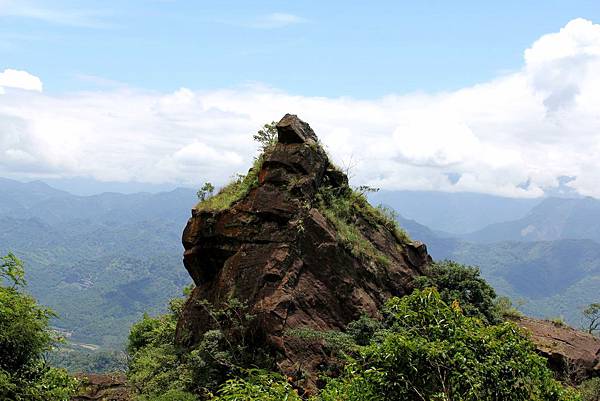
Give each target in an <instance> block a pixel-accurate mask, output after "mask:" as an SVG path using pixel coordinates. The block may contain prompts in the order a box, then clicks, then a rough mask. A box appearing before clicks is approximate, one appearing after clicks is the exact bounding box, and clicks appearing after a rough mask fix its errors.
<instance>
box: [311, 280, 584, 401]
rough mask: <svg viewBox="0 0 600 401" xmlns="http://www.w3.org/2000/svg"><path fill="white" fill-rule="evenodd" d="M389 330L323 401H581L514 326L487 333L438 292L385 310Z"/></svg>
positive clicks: (335, 382) (423, 293)
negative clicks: (550, 369)
mask: <svg viewBox="0 0 600 401" xmlns="http://www.w3.org/2000/svg"><path fill="white" fill-rule="evenodd" d="M386 314H387V323H386V325H387V328H386V329H385V330H383V331H381V332H379V333H378V335H377V336H376V338H377V340H376V341H374V342H372V343H371V344H370V345H368V346H367V347H364V348H363V350H362V351H361V352H360V355H359V356H358V357H357V358H355V359H354V360H351V362H350V363H349V364H348V366H347V367H346V370H345V374H344V375H342V376H341V377H340V378H338V379H335V380H332V381H331V382H330V383H329V384H328V385H327V386H326V388H325V389H324V390H323V392H322V394H321V396H320V399H321V400H322V401H334V400H335V401H354V400H356V401H358V400H372V401H384V400H385V401H388V400H390V401H391V400H464V401H470V400H473V401H474V400H478V401H479V400H482V401H485V400H490V401H491V400H495V401H502V400H507V401H508V400H511V401H519V400H539V401H541V400H544V401H551V400H576V399H577V397H576V396H575V395H574V393H573V392H572V391H570V390H566V389H564V388H562V387H561V385H560V384H559V383H558V382H556V381H555V380H554V379H553V377H552V373H551V372H550V371H549V370H548V368H547V367H546V362H545V360H544V359H543V358H542V357H540V356H538V355H537V354H536V353H535V352H534V349H533V346H532V344H531V343H530V341H529V340H528V339H527V338H526V337H525V336H523V335H522V333H521V332H520V331H519V329H518V328H517V327H516V326H515V325H514V324H512V323H503V324H500V325H496V326H485V325H483V324H482V323H481V321H480V320H479V319H476V318H472V317H468V316H465V315H464V314H463V313H462V311H461V309H460V307H459V305H458V304H457V303H455V304H454V305H453V306H448V305H447V304H446V303H445V302H444V301H443V300H442V297H441V296H440V294H439V293H438V292H437V291H436V290H435V289H425V290H423V291H421V290H415V291H414V293H413V294H411V295H409V296H406V297H404V298H401V299H399V298H392V299H391V300H390V301H389V302H388V303H387V305H386Z"/></svg>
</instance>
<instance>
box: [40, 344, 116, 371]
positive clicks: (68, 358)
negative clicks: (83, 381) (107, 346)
mask: <svg viewBox="0 0 600 401" xmlns="http://www.w3.org/2000/svg"><path fill="white" fill-rule="evenodd" d="M46 360H47V361H48V363H49V364H51V365H52V366H59V367H62V368H65V369H66V370H67V371H68V372H71V373H81V372H86V373H114V372H124V371H126V370H127V355H126V354H125V352H123V351H119V350H104V349H100V350H95V351H94V350H85V349H76V348H72V347H69V346H68V345H64V344H63V345H62V346H59V347H57V348H56V349H54V350H52V352H50V353H48V355H47V357H46Z"/></svg>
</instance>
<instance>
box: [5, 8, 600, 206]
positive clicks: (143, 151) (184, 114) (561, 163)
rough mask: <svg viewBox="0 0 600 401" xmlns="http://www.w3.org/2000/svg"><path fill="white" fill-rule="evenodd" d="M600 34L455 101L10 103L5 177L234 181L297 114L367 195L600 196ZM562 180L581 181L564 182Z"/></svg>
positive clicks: (538, 51)
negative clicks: (560, 191)
mask: <svg viewBox="0 0 600 401" xmlns="http://www.w3.org/2000/svg"><path fill="white" fill-rule="evenodd" d="M599 49H600V25H595V24H592V23H591V22H589V21H586V20H583V19H577V20H574V21H571V22H569V23H568V24H567V25H566V26H565V27H564V28H563V29H561V30H560V32H557V33H552V34H549V35H545V36H543V37H541V38H540V39H539V40H537V41H536V42H535V43H533V44H532V45H531V47H530V48H529V49H527V50H526V51H525V57H524V60H525V62H524V65H523V67H522V69H520V70H519V71H517V72H514V73H511V74H508V75H504V76H501V77H498V78H497V79H495V80H492V81H489V82H483V83H481V84H479V85H474V86H471V87H467V88H463V89H460V90H457V91H454V92H448V93H437V94H436V93H433V94H407V95H391V96H386V97H384V98H381V99H377V100H359V99H350V98H324V97H307V96H295V95H293V94H288V93H285V92H282V91H279V90H276V89H272V88H268V87H260V86H248V87H242V88H238V89H229V90H216V91H206V92H202V91H192V90H190V89H185V88H182V89H180V90H178V91H175V92H173V93H168V94H164V93H156V92H146V91H142V90H135V89H131V88H115V89H114V90H106V91H97V92H86V93H80V94H71V95H60V96H53V95H48V94H42V93H37V92H25V91H6V92H7V93H6V94H4V95H2V96H0V175H4V176H12V177H22V178H24V177H30V178H34V177H41V176H44V175H46V176H76V175H89V176H93V177H95V178H97V179H100V180H117V181H127V180H136V181H143V182H153V183H163V182H176V183H180V184H188V185H198V184H199V183H202V182H204V181H206V180H210V181H214V182H217V183H223V182H225V181H226V180H227V179H228V177H230V176H231V175H232V174H234V173H238V172H244V171H245V170H246V169H247V168H248V167H249V165H250V163H251V159H252V157H253V156H254V149H256V146H255V144H253V143H252V140H251V138H252V133H253V132H254V131H256V130H257V129H258V128H259V127H260V126H261V125H262V124H263V123H265V122H268V121H272V120H277V119H278V118H280V117H281V116H282V115H283V114H284V113H286V112H291V113H296V114H298V115H299V116H300V117H301V118H303V119H304V120H306V121H307V122H309V123H310V124H311V125H312V127H313V128H314V129H315V131H316V132H317V134H318V135H319V136H320V137H321V139H322V141H323V142H324V143H325V144H326V145H327V146H328V148H329V151H330V153H331V154H332V156H333V157H334V159H335V161H336V162H337V163H338V164H340V165H343V164H351V165H354V169H353V171H352V173H353V175H354V181H355V183H356V184H362V183H368V184H370V185H375V186H379V187H382V188H386V189H435V190H445V191H476V192H485V193H494V194H501V195H507V196H539V195H541V194H542V193H543V192H544V191H545V190H547V189H549V188H557V187H559V186H560V185H561V182H562V185H567V186H569V187H571V188H573V189H575V190H577V191H578V192H579V193H581V194H585V195H592V196H596V197H600V186H598V182H600V157H598V155H599V154H600V117H599V114H598V110H600V61H599V57H600V50H599ZM561 177H576V178H575V179H573V180H571V181H568V182H567V183H566V184H565V181H564V179H563V178H561Z"/></svg>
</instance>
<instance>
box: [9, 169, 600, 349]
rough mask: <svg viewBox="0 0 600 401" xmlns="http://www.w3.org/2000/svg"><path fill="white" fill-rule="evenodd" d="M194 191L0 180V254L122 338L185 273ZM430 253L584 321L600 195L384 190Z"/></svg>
mask: <svg viewBox="0 0 600 401" xmlns="http://www.w3.org/2000/svg"><path fill="white" fill-rule="evenodd" d="M196 200H197V199H196V194H195V191H193V190H191V189H182V188H179V189H175V190H173V191H169V192H160V193H132V194H120V193H101V194H95V195H88V196H79V195H73V194H71V193H69V192H66V191H62V190H58V189H55V188H53V187H51V186H49V185H47V184H45V183H43V182H39V181H38V182H30V183H22V182H17V181H13V180H7V179H0V253H1V254H5V253H6V252H8V251H9V250H12V251H14V252H15V253H16V254H17V255H18V256H19V257H21V258H22V259H23V260H24V261H25V263H26V273H27V280H28V290H29V291H30V292H31V293H32V294H33V295H34V296H35V297H36V298H38V299H39V301H40V302H41V303H42V304H45V305H48V306H50V307H52V308H53V309H54V310H55V311H56V312H57V314H58V315H59V318H57V319H56V320H55V321H54V322H53V325H54V326H55V327H57V328H59V329H60V330H61V331H62V332H64V333H66V334H67V335H68V336H69V339H70V340H71V341H72V342H73V343H77V344H82V345H83V346H86V347H91V348H97V347H98V348H118V347H120V346H122V344H123V343H124V340H125V338H126V336H127V333H128V330H129V327H130V325H131V323H132V322H134V321H136V320H137V319H139V317H140V316H141V315H142V314H143V313H144V312H150V313H153V312H159V311H162V310H164V308H165V305H166V302H167V300H168V299H170V298H172V297H173V296H176V295H178V294H180V292H181V289H182V288H183V287H184V286H185V285H187V284H189V283H190V279H189V276H188V274H187V272H186V271H185V269H184V268H183V266H182V263H181V256H182V252H183V249H182V247H181V232H182V229H183V227H184V226H185V224H186V222H187V220H188V218H189V216H190V208H191V207H192V206H193V205H194V204H195V203H196ZM371 200H372V201H373V202H375V203H383V204H386V205H389V206H391V207H393V208H394V209H396V210H397V211H398V212H399V214H400V215H401V217H399V220H400V223H401V225H402V227H403V228H404V229H405V230H406V231H408V232H409V234H410V235H411V237H412V238H413V239H417V240H421V241H423V242H425V243H426V244H427V246H428V249H429V252H430V254H431V255H432V256H433V257H434V258H435V259H452V260H456V261H458V262H461V263H465V264H470V265H477V266H479V267H480V269H481V271H482V275H483V276H484V277H485V278H486V279H487V280H488V281H489V282H490V283H491V284H492V285H493V286H494V287H495V288H496V290H497V292H498V293H499V294H501V295H507V296H509V297H510V298H512V299H513V301H514V302H515V303H517V304H518V305H519V307H520V308H521V310H522V311H524V312H525V313H527V314H530V315H533V316H538V317H557V316H562V317H564V319H566V320H567V321H568V322H570V323H571V324H574V325H578V324H580V316H581V315H580V312H579V311H580V310H581V308H582V307H583V306H585V305H587V304H589V303H591V302H597V301H598V298H599V291H598V289H599V288H600V245H599V241H600V229H599V228H598V227H600V201H598V200H596V199H592V198H578V199H565V198H545V199H510V198H501V197H495V196H491V195H479V194H447V193H441V192H419V191H382V192H379V193H377V194H374V196H372V199H371Z"/></svg>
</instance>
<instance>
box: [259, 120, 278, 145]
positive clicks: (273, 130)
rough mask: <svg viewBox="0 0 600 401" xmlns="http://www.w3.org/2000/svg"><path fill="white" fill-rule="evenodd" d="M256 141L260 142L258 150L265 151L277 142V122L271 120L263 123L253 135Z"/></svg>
mask: <svg viewBox="0 0 600 401" xmlns="http://www.w3.org/2000/svg"><path fill="white" fill-rule="evenodd" d="M253 138H254V140H255V141H256V142H258V143H259V144H260V150H261V151H262V152H265V151H267V150H269V149H270V148H271V147H272V146H273V145H275V144H276V143H277V123H276V122H275V121H272V122H271V123H267V124H265V125H263V127H262V128H261V129H259V130H258V132H257V133H256V134H254V135H253Z"/></svg>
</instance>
